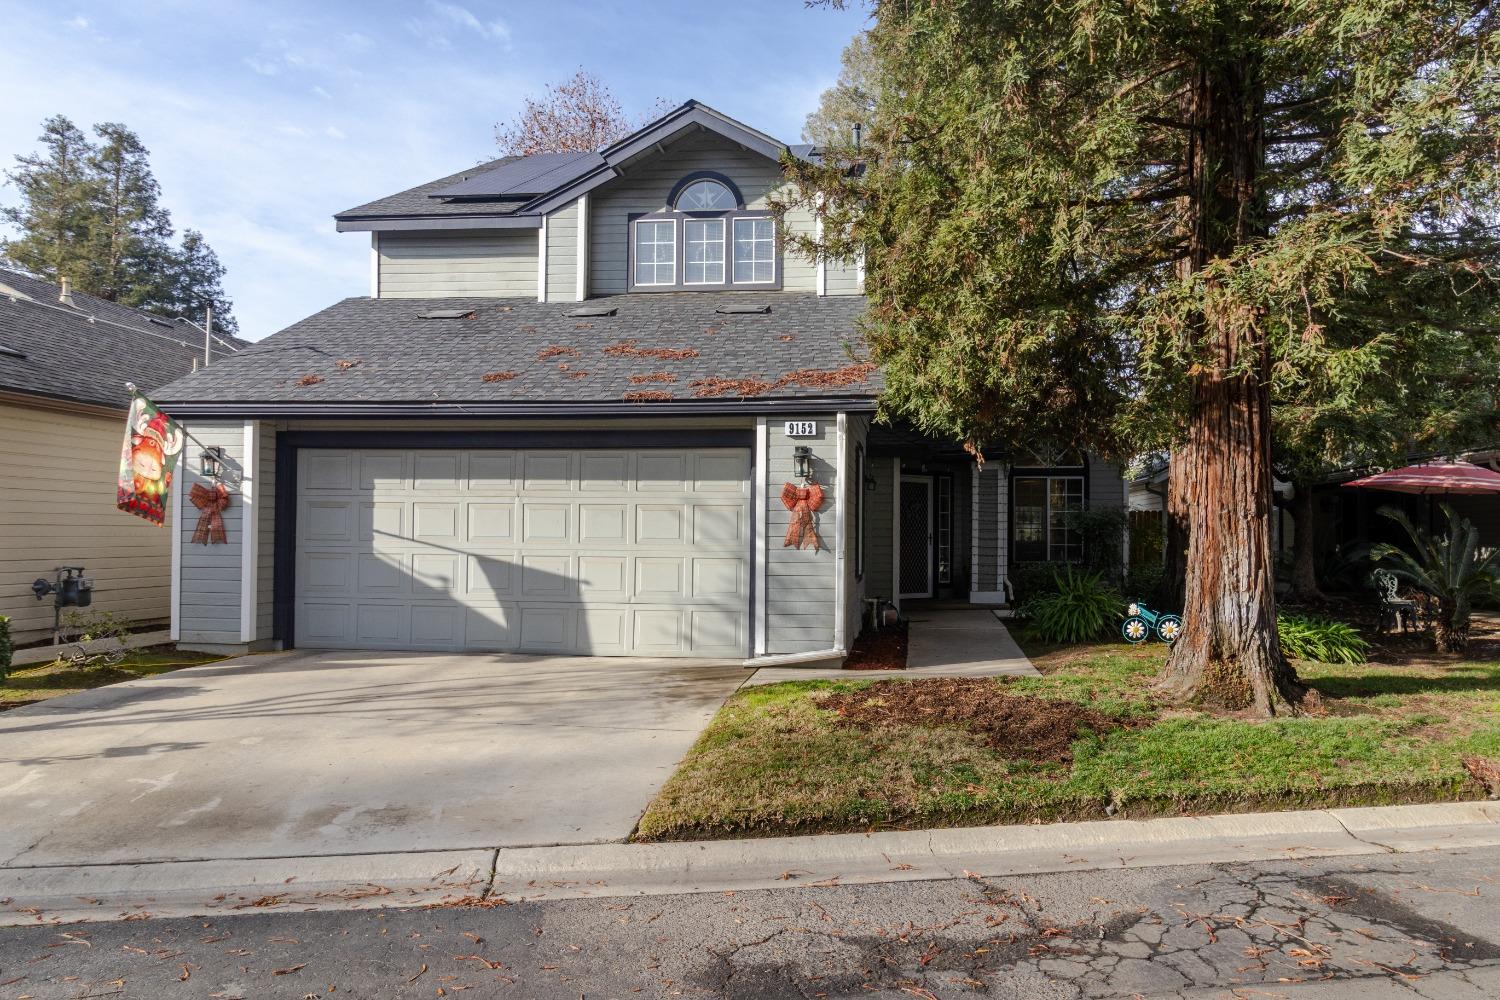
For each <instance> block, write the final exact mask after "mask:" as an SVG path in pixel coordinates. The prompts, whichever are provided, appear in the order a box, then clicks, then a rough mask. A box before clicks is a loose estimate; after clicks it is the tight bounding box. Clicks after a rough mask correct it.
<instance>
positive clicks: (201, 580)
mask: <svg viewBox="0 0 1500 1000" xmlns="http://www.w3.org/2000/svg"><path fill="white" fill-rule="evenodd" d="M187 430H188V433H189V434H191V435H192V438H190V439H189V440H188V443H187V447H186V448H184V449H183V456H184V458H183V461H182V462H181V464H179V465H178V469H177V472H178V478H177V482H176V483H175V484H174V487H175V488H176V489H177V490H179V491H181V510H182V523H181V524H178V525H177V526H176V530H177V531H179V532H181V533H182V571H181V572H182V579H181V588H182V590H181V594H182V597H181V602H180V614H181V618H180V620H179V629H180V641H182V642H184V643H199V644H202V643H210V644H237V643H239V642H240V587H241V582H242V580H241V557H242V555H243V551H244V550H243V548H242V540H243V537H244V536H243V534H242V531H243V527H244V512H245V509H244V504H243V501H242V499H241V498H240V496H239V493H238V480H239V476H240V470H241V468H242V464H241V463H242V462H243V461H244V452H245V425H244V424H243V423H242V422H239V421H236V422H234V423H195V424H190V425H188V427H187ZM214 445H219V446H222V447H223V449H224V456H225V467H226V470H227V474H226V483H225V485H226V486H228V487H229V490H230V493H231V495H232V499H231V500H230V503H229V508H228V509H227V510H225V511H224V530H225V532H226V533H227V534H228V536H229V542H228V544H226V545H198V544H195V543H194V542H193V531H194V530H195V529H196V528H197V527H198V509H197V508H196V507H194V506H193V505H192V503H191V502H190V501H189V500H188V494H189V492H190V491H191V490H192V488H193V484H194V483H199V482H201V483H203V484H204V486H212V485H213V484H212V483H211V482H210V481H208V480H206V479H204V478H203V477H202V476H201V474H200V472H201V469H202V462H201V461H200V460H199V457H198V456H199V454H200V453H201V452H202V451H203V449H204V448H205V447H212V446H214ZM175 502H177V501H176V500H174V503H175Z"/></svg>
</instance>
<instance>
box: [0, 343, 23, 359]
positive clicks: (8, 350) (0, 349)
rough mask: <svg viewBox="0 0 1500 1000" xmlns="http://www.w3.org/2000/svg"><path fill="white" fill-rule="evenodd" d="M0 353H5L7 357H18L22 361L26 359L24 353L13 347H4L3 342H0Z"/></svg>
mask: <svg viewBox="0 0 1500 1000" xmlns="http://www.w3.org/2000/svg"><path fill="white" fill-rule="evenodd" d="M0 354H3V355H5V356H6V357H7V358H20V359H21V360H22V361H25V360H26V355H25V354H24V353H22V352H21V351H18V350H16V349H15V348H14V347H6V346H5V345H4V344H0Z"/></svg>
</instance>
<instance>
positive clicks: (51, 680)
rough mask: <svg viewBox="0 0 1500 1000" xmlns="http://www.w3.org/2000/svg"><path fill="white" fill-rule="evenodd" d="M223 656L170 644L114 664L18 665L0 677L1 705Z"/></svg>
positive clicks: (154, 647) (101, 684)
mask: <svg viewBox="0 0 1500 1000" xmlns="http://www.w3.org/2000/svg"><path fill="white" fill-rule="evenodd" d="M222 659H223V657H222V656H213V655H210V654H207V653H187V652H178V651H177V650H175V649H173V648H172V647H170V646H153V647H151V648H149V649H137V650H132V651H131V652H130V653H129V654H128V655H127V656H126V657H125V659H124V660H123V661H121V662H120V663H117V664H114V665H113V666H98V667H84V668H82V669H79V668H75V667H70V666H66V665H63V664H57V663H43V664H38V665H36V666H27V667H15V668H12V670H11V672H10V673H9V674H7V675H6V676H5V679H4V680H3V681H0V707H4V706H6V705H15V704H24V703H26V702H32V701H44V700H46V699H48V698H57V697H59V696H61V695H65V694H76V693H77V692H79V691H88V690H90V689H92V688H97V687H103V686H105V685H106V684H118V683H119V682H120V681H129V680H135V679H136V678H139V677H151V676H154V675H156V674H164V673H167V672H168V671H172V670H179V669H181V668H182V667H196V666H199V665H200V664H204V663H212V662H214V661H215V660H222Z"/></svg>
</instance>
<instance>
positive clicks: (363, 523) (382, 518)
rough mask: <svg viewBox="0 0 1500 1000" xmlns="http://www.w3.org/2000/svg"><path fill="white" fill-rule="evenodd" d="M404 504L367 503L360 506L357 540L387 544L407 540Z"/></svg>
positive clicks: (388, 502) (387, 502)
mask: <svg viewBox="0 0 1500 1000" xmlns="http://www.w3.org/2000/svg"><path fill="white" fill-rule="evenodd" d="M407 537H408V536H407V534H406V504H404V503H400V502H395V503H393V502H390V501H379V502H375V501H367V502H365V503H362V504H360V511H359V540H360V541H362V542H380V543H384V544H389V543H392V542H400V541H403V540H405V539H406V538H407Z"/></svg>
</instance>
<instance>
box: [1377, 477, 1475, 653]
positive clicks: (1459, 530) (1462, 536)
mask: <svg viewBox="0 0 1500 1000" xmlns="http://www.w3.org/2000/svg"><path fill="white" fill-rule="evenodd" d="M1441 506H1442V509H1443V516H1444V517H1446V518H1447V519H1448V533H1447V534H1446V535H1436V536H1435V535H1433V534H1432V533H1431V532H1428V531H1424V530H1423V529H1421V528H1419V527H1417V526H1416V525H1414V524H1412V523H1411V518H1409V517H1407V516H1406V513H1405V512H1404V511H1400V510H1396V509H1395V508H1393V507H1382V508H1380V513H1381V514H1383V515H1384V516H1386V517H1388V518H1390V519H1391V520H1392V521H1395V522H1396V523H1397V524H1399V525H1401V528H1402V530H1403V531H1405V532H1406V534H1407V537H1408V538H1410V539H1411V542H1412V547H1413V548H1414V549H1415V550H1416V554H1415V555H1413V554H1412V553H1410V552H1407V551H1405V550H1404V549H1400V548H1397V547H1396V546H1394V545H1391V544H1389V543H1385V542H1382V543H1380V544H1378V545H1375V546H1373V547H1372V548H1371V549H1370V556H1371V558H1373V559H1375V560H1376V561H1377V562H1380V563H1382V564H1384V565H1385V566H1386V568H1387V569H1389V570H1390V571H1391V572H1392V573H1394V574H1395V575H1396V576H1398V577H1400V578H1401V579H1403V580H1405V581H1407V582H1408V583H1410V584H1411V585H1412V586H1414V587H1417V588H1418V589H1420V590H1424V591H1426V592H1427V593H1428V594H1430V595H1432V597H1433V599H1434V600H1436V601H1437V621H1436V623H1435V624H1434V629H1433V639H1434V641H1435V642H1436V643H1437V648H1438V649H1439V650H1440V651H1441V652H1445V653H1462V652H1463V651H1464V650H1465V649H1467V648H1468V646H1469V619H1470V616H1471V615H1472V613H1473V610H1474V601H1475V599H1476V598H1483V597H1486V596H1490V595H1493V594H1495V593H1497V592H1500V549H1495V550H1491V551H1490V552H1488V553H1482V552H1480V549H1479V529H1478V528H1476V527H1474V525H1472V524H1471V523H1469V521H1468V520H1467V519H1465V518H1461V517H1459V516H1458V513H1457V512H1456V511H1455V510H1454V509H1453V508H1452V507H1451V506H1449V505H1448V504H1442V505H1441Z"/></svg>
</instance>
